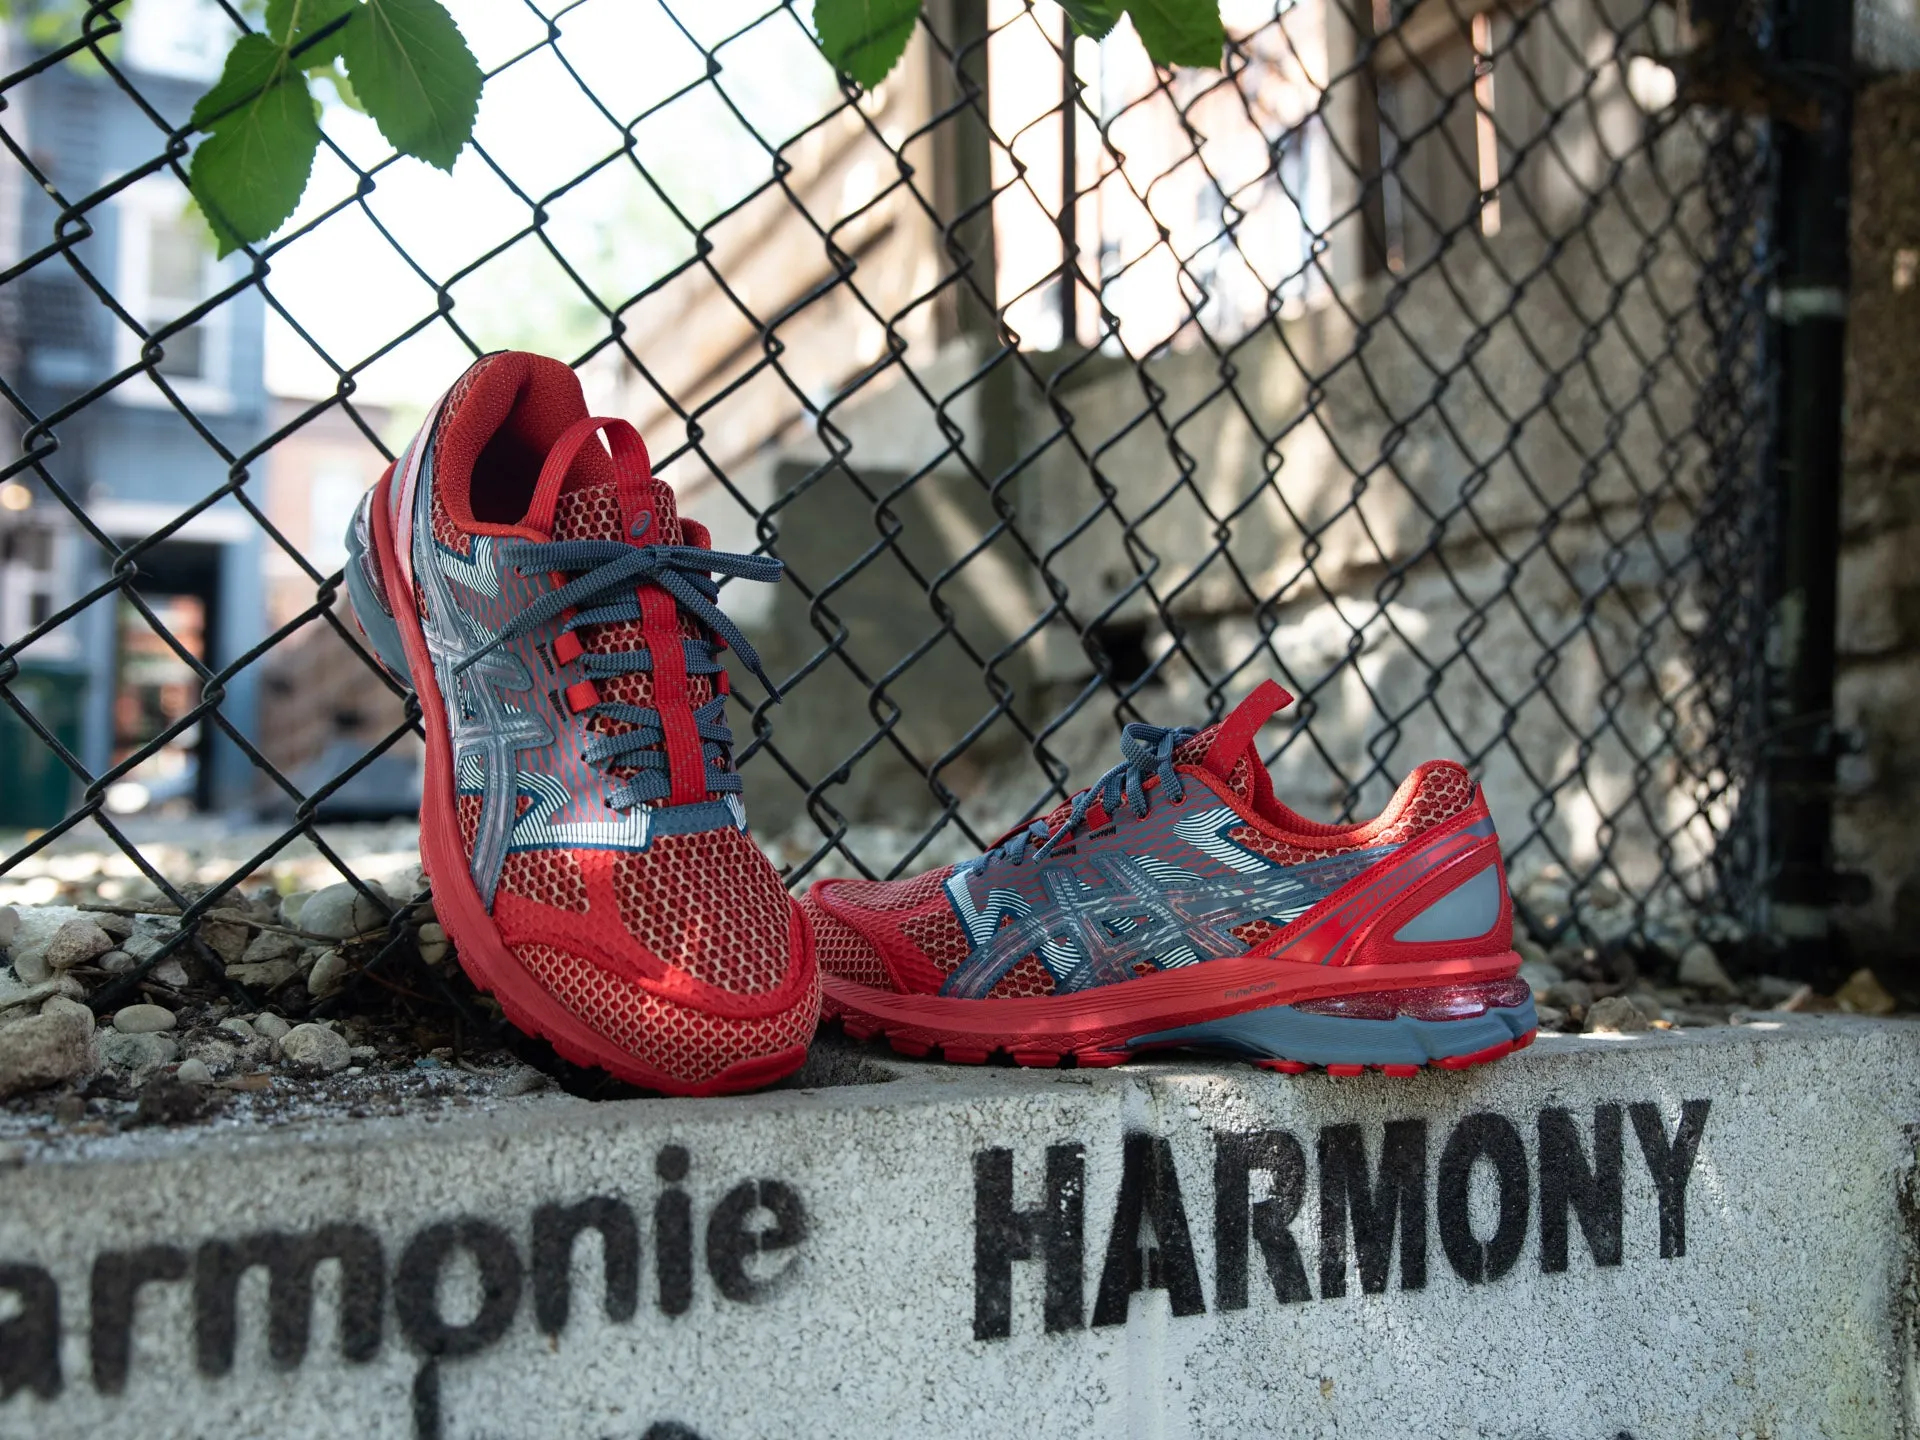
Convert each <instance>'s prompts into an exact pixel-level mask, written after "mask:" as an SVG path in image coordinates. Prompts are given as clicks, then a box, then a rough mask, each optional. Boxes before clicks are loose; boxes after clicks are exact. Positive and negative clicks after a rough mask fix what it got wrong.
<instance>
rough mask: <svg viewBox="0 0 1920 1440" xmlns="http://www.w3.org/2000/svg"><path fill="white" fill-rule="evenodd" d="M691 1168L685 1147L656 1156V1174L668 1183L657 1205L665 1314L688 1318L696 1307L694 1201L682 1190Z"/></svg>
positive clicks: (656, 1243)
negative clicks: (689, 1307) (694, 1290)
mask: <svg viewBox="0 0 1920 1440" xmlns="http://www.w3.org/2000/svg"><path fill="white" fill-rule="evenodd" d="M688 1168H689V1161H688V1157H687V1152H686V1148H685V1147H684V1146H681V1145H665V1146H662V1147H661V1149H660V1153H659V1154H658V1155H656V1156H654V1157H653V1170H654V1173H655V1174H656V1175H658V1176H659V1177H660V1178H661V1179H662V1180H664V1181H666V1182H667V1188H666V1189H665V1190H663V1191H661V1192H660V1198H659V1199H658V1200H656V1201H654V1202H653V1271H654V1276H655V1278H656V1280H657V1282H658V1284H659V1287H660V1313H661V1314H662V1315H684V1314H686V1313H687V1307H688V1306H689V1305H691V1304H693V1201H691V1200H689V1199H688V1198H687V1192H686V1191H684V1190H682V1189H680V1188H679V1186H680V1182H681V1181H682V1180H684V1179H686V1178H687V1170H688Z"/></svg>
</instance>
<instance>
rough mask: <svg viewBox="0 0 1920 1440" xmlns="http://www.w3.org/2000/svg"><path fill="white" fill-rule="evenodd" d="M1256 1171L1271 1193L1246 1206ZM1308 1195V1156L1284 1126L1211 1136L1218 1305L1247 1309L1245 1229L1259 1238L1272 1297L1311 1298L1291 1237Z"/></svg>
mask: <svg viewBox="0 0 1920 1440" xmlns="http://www.w3.org/2000/svg"><path fill="white" fill-rule="evenodd" d="M1255 1170H1259V1171H1262V1172H1264V1173H1265V1174H1266V1175H1268V1176H1270V1177H1271V1179H1272V1181H1273V1194H1272V1195H1271V1196H1270V1197H1269V1198H1268V1199H1265V1200H1261V1201H1259V1202H1258V1203H1256V1204H1253V1205H1251V1206H1250V1205H1249V1204H1248V1200H1249V1189H1250V1186H1249V1183H1248V1181H1249V1178H1250V1176H1251V1175H1252V1172H1253V1171H1255ZM1306 1194H1307V1157H1306V1152H1305V1151H1303V1150H1302V1149H1301V1148H1300V1142H1299V1141H1298V1140H1296V1139H1294V1138H1293V1136H1292V1135H1290V1134H1288V1133H1287V1132H1286V1131H1285V1130H1255V1131H1252V1132H1250V1133H1247V1134H1218V1135H1215V1136H1214V1137H1213V1275H1214V1281H1213V1290H1214V1304H1215V1305H1217V1306H1219V1308H1220V1309H1222V1310H1244V1309H1246V1308H1247V1233H1248V1231H1249V1230H1251V1231H1252V1233H1253V1238H1254V1239H1255V1240H1257V1241H1259V1243H1260V1254H1261V1257H1262V1258H1263V1259H1264V1260H1265V1261H1266V1263H1267V1278H1268V1279H1269V1280H1270V1281H1272V1282H1273V1298H1274V1299H1276V1300H1278V1301H1280V1302H1282V1303H1283V1304H1285V1303H1291V1302H1293V1301H1297V1300H1311V1299H1312V1298H1313V1291H1312V1290H1310V1289H1308V1288H1307V1267H1306V1264H1305V1262H1303V1261H1302V1260H1301V1258H1300V1246H1299V1245H1298V1244H1297V1243H1295V1241H1294V1238H1293V1228H1292V1227H1293V1222H1294V1220H1295V1218H1297V1217H1298V1216H1299V1214H1300V1204H1301V1201H1302V1200H1304V1199H1305V1198H1306Z"/></svg>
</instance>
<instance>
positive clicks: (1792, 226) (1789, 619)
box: [1766, 0, 1853, 969]
mask: <svg viewBox="0 0 1920 1440" xmlns="http://www.w3.org/2000/svg"><path fill="white" fill-rule="evenodd" d="M1776 15H1777V23H1778V27H1779V29H1778V40H1777V55H1778V58H1779V61H1780V64H1781V67H1782V69H1783V70H1784V71H1785V72H1787V73H1788V74H1791V75H1793V76H1796V77H1798V78H1799V80H1800V81H1801V82H1802V83H1803V84H1804V85H1805V86H1806V87H1807V88H1809V89H1812V90H1817V91H1818V92H1819V93H1820V94H1821V95H1822V96H1823V97H1824V98H1825V101H1826V103H1825V104H1824V105H1823V106H1822V107H1821V109H1822V114H1821V123H1820V124H1819V126H1818V127H1817V128H1801V127H1796V126H1795V125H1792V124H1787V123H1782V124H1778V125H1776V127H1775V130H1776V137H1777V143H1778V156H1779V161H1778V163H1779V167H1780V168H1779V178H1778V184H1777V186H1776V190H1775V195H1776V200H1775V206H1776V209H1775V214H1774V222H1775V224H1774V233H1775V234H1776V235H1777V236H1778V239H1779V245H1780V263H1779V269H1778V272H1777V281H1776V284H1775V288H1774V292H1773V295H1772V297H1771V301H1770V306H1769V308H1770V309H1771V311H1772V313H1773V318H1774V345H1775V354H1776V355H1777V357H1778V363H1777V367H1776V371H1775V374H1776V391H1775V394H1776V399H1775V412H1774V443H1773V446H1772V462H1773V485H1774V496H1775V517H1776V524H1777V526H1778V529H1777V531H1776V533H1777V535H1778V537H1779V540H1778V552H1777V556H1776V559H1775V562H1774V567H1773V575H1772V584H1771V585H1770V587H1769V589H1770V592H1771V593H1770V595H1769V597H1768V599H1769V604H1770V610H1771V625H1770V632H1771V633H1770V636H1769V640H1768V656H1767V660H1768V668H1769V669H1770V670H1771V671H1772V675H1771V677H1770V684H1769V686H1768V689H1769V710H1770V714H1769V717H1768V720H1769V724H1768V729H1769V730H1770V731H1771V734H1772V741H1771V743H1770V744H1769V746H1768V747H1767V762H1766V791H1767V802H1766V811H1767V820H1766V825H1767V836H1766V850H1767V860H1768V887H1767V904H1766V922H1767V928H1768V929H1769V931H1770V932H1771V933H1772V934H1773V935H1774V936H1775V937H1777V938H1778V939H1780V940H1783V941H1785V942H1786V943H1787V945H1788V947H1789V950H1790V951H1791V952H1793V954H1792V957H1791V958H1792V961H1793V963H1794V964H1796V965H1797V966H1798V967H1799V968H1802V969H1813V968H1819V967H1821V966H1822V965H1823V964H1828V963H1831V962H1830V960H1828V959H1827V958H1826V957H1825V955H1824V947H1825V944H1826V942H1827V941H1828V940H1829V939H1830V938H1831V910H1832V906H1833V903H1834V901H1835V899H1836V892H1835V886H1836V876H1835V873H1834V864H1833V785H1834V753H1835V738H1836V737H1835V729H1834V724H1833V692H1834V665H1835V654H1836V635H1835V630H1836V624H1837V618H1838V596H1837V590H1838V583H1837V582H1838V570H1839V546H1840V477H1841V410H1842V403H1843V399H1844V387H1843V366H1844V360H1845V346H1846V306H1847V209H1848V199H1849V182H1850V176H1849V161H1850V145H1849V131H1850V122H1851V106H1850V103H1849V100H1848V94H1847V84H1846V82H1847V78H1848V76H1849V75H1850V73H1851V68H1852V48H1853V5H1852V3H1851V0H1784V3H1782V4H1781V5H1780V7H1779V9H1778V10H1777V11H1776Z"/></svg>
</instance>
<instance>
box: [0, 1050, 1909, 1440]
mask: <svg viewBox="0 0 1920 1440" xmlns="http://www.w3.org/2000/svg"><path fill="white" fill-rule="evenodd" d="M854 1068H858V1067H854ZM869 1069H871V1067H869ZM898 1073H899V1076H900V1078H897V1079H894V1080H892V1081H889V1082H887V1083H882V1084H861V1085H847V1086H844V1087H838V1088H825V1089H819V1090H814V1091H790V1092H782V1093H777V1094H771V1095H764V1096H758V1097H753V1098H748V1099H743V1100H731V1101H706V1102H701V1101H652V1102H647V1101H638V1102H626V1103H620V1104H605V1105H592V1104H588V1103H586V1102H584V1101H578V1100H573V1099H570V1098H566V1097H560V1096H545V1097H541V1096H535V1097H527V1098H524V1099H515V1100H502V1101H498V1102H495V1103H494V1105H493V1108H492V1109H491V1110H489V1111H487V1112H486V1113H469V1114H466V1115H462V1116H461V1117H459V1118H457V1119H442V1120H437V1121H434V1122H428V1121H425V1120H411V1119H402V1120H391V1121H357V1122H346V1121H343V1122H327V1123H317V1124H304V1125H297V1126H292V1127H288V1128H285V1129H281V1130H277V1131H273V1132H270V1133H266V1134H258V1133H244V1132H240V1131H236V1130H233V1129H220V1128H211V1129H205V1128H203V1129H199V1130H189V1131H180V1132H160V1133H156V1132H142V1133H137V1134H131V1135H127V1136H123V1137H118V1138H100V1139H97V1140H93V1141H83V1142H78V1143H69V1144H67V1145H65V1146H64V1147H62V1148H59V1149H50V1148H40V1149H34V1148H28V1149H27V1150H26V1152H25V1153H24V1154H22V1155H20V1156H18V1157H16V1161H15V1163H13V1164H12V1165H11V1167H10V1168H8V1169H6V1170H5V1171H0V1387H4V1389H5V1390H6V1392H7V1394H6V1398H5V1399H4V1400H0V1434H4V1435H7V1436H38V1437H55V1436H82V1435H85V1436H100V1437H107V1436H120V1435H125V1436H141V1437H160V1436H213V1435H276V1436H292V1435H319V1434H338V1435H369V1436H372V1435H381V1436H399V1437H405V1436H411V1435H423V1436H447V1437H469V1436H473V1437H479V1436H494V1437H520V1436H527V1437H533V1436H541V1437H578V1440H591V1437H603V1436H613V1437H632V1440H641V1437H647V1440H689V1437H695V1436H697V1437H700V1440H750V1437H765V1440H778V1437H788V1436H845V1435H852V1434H871V1435H900V1436H929V1437H931V1436H952V1435H956V1434H961V1433H965V1434H969V1435H973V1436H979V1437H988V1436H1002V1435H1014V1434H1024V1433H1027V1432H1030V1431H1041V1432H1044V1433H1047V1434H1054V1435H1075V1436H1081V1435H1084V1436H1102V1437H1106V1436H1117V1435H1130V1436H1215V1435H1234V1436H1269V1435H1270V1436H1283V1435H1284V1436H1288V1437H1299V1436H1322V1435H1325V1436H1333V1435H1341V1436H1366V1437H1369V1440H1387V1437H1399V1436H1408V1437H1412V1436H1420V1437H1428V1436H1431V1435H1433V1434H1435V1433H1436V1432H1438V1433H1445V1434H1448V1435H1473V1436H1501V1437H1507V1436H1511V1437H1515V1440H1520V1437H1527V1440H1538V1437H1542V1436H1551V1437H1554V1440H1573V1437H1588V1436H1591V1437H1594V1440H1602V1437H1605V1440H1613V1437H1616V1436H1619V1435H1620V1434H1622V1433H1623V1432H1624V1433H1626V1434H1629V1435H1632V1436H1637V1437H1641V1440H1649V1437H1666V1436H1683V1435H1724V1436H1736V1435H1738V1436H1749V1437H1760V1436H1766V1437H1775V1440H1781V1437H1798V1436H1816V1435H1832V1436H1849V1437H1855V1436H1859V1437H1866V1436H1888V1437H1892V1436H1896V1435H1902V1434H1906V1433H1908V1431H1907V1426H1908V1424H1909V1423H1910V1419H1911V1417H1910V1414H1909V1410H1908V1406H1909V1403H1910V1402H1909V1401H1908V1399H1907V1395H1908V1380H1909V1374H1910V1358H1911V1356H1910V1349H1909V1347H1910V1343H1911V1341H1910V1334H1911V1331H1910V1321H1911V1307H1912V1291H1913V1285H1912V1276H1913V1268H1912V1260H1911V1257H1910V1251H1909V1240H1908V1221H1907V1219H1906V1218H1905V1217H1906V1211H1905V1210H1904V1208H1903V1206H1904V1204H1905V1202H1904V1201H1903V1199H1902V1196H1903V1195H1904V1194H1905V1193H1906V1192H1905V1187H1906V1185H1907V1184H1908V1182H1909V1177H1910V1175H1911V1172H1912V1170H1913V1166H1914V1143H1913V1139H1912V1131H1911V1127H1912V1125H1913V1123H1914V1122H1915V1121H1916V1120H1920V1078H1917V1077H1920V1025H1914V1024H1906V1023H1897V1022H1869V1021H1857V1020H1846V1019H1838V1018H1818V1019H1804V1020H1790V1021H1783V1022H1781V1023H1780V1024H1779V1025H1774V1024H1772V1023H1768V1024H1766V1025H1760V1024H1754V1025H1748V1026H1744V1027H1738V1028H1734V1029H1729V1030H1721V1031H1710V1032H1697V1033H1689V1034H1685V1035H1680V1034H1673V1035H1661V1034H1653V1035H1636V1036H1623V1037H1617V1038H1612V1039H1608V1038H1602V1037H1581V1038H1570V1037H1569V1038H1562V1037H1549V1038H1546V1039H1543V1040H1542V1041H1541V1042H1540V1043H1539V1044H1538V1045H1536V1046H1535V1047H1534V1049H1532V1050H1530V1051H1528V1052H1526V1053H1525V1054H1523V1055H1521V1056H1519V1057H1516V1058H1514V1059H1513V1060H1510V1061H1507V1062H1505V1063H1503V1064H1500V1065H1497V1066H1493V1067H1491V1068H1489V1069H1486V1070H1482V1071H1475V1072H1470V1073H1467V1074H1464V1075H1426V1076H1422V1077H1421V1078H1419V1079H1417V1080H1410V1081H1388V1080H1384V1079H1381V1078H1379V1077H1369V1078H1366V1079H1362V1080H1329V1079H1326V1078H1324V1077H1318V1076H1303V1077H1298V1078H1286V1077H1279V1076H1272V1075H1265V1074H1260V1073H1257V1072H1253V1071H1250V1070H1248V1069H1245V1068H1243V1067H1239V1066H1210V1065H1202V1064H1189V1063H1175V1064H1159V1065H1142V1066H1136V1067H1129V1068H1126V1069H1122V1070H1118V1071H1085V1072H1080V1071H1059V1072H1044V1073H1037V1072H1013V1071H1005V1070H956V1069H948V1068H944V1067H939V1066H915V1065H902V1066H900V1067H898ZM326 1257H332V1258H326ZM309 1290H310V1291H311V1294H309Z"/></svg>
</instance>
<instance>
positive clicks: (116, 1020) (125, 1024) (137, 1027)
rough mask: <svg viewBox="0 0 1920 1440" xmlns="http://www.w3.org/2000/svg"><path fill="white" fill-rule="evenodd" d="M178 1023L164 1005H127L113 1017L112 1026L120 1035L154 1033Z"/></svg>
mask: <svg viewBox="0 0 1920 1440" xmlns="http://www.w3.org/2000/svg"><path fill="white" fill-rule="evenodd" d="M179 1023H180V1022H179V1021H178V1020H176V1019H175V1018H174V1014H173V1012H172V1011H171V1010H169V1009H167V1008H166V1006H164V1005H128V1006H126V1007H125V1008H124V1009H122V1010H121V1011H120V1012H119V1013H118V1014H117V1015H115V1016H114V1017H113V1028H114V1029H116V1030H118V1031H119V1032H120V1033H121V1034H122V1035H154V1034H158V1033H159V1032H160V1031H162V1030H171V1029H173V1027H174V1026H176V1025H178V1024H179Z"/></svg>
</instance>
